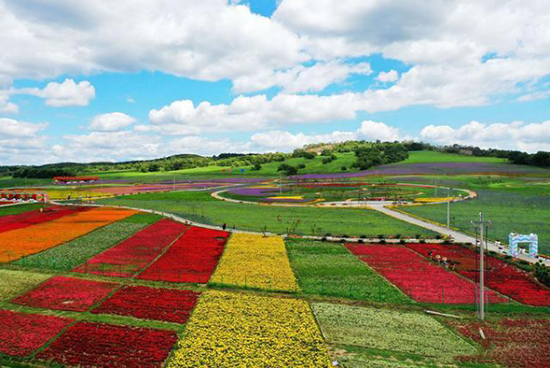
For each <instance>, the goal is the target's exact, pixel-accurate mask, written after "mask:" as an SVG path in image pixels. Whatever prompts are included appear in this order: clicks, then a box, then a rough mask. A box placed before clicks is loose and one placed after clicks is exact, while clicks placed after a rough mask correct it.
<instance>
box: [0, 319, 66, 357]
mask: <svg viewBox="0 0 550 368" xmlns="http://www.w3.org/2000/svg"><path fill="white" fill-rule="evenodd" d="M71 322H72V320H71V319H67V318H60V317H53V316H43V315H40V314H24V313H17V312H11V311H5V310H0V353H2V354H7V355H13V356H20V357H24V356H28V355H30V354H31V353H32V352H33V351H35V350H36V349H38V348H39V347H41V346H42V345H44V344H45V343H46V342H48V341H49V340H50V339H52V338H53V337H55V335H57V334H58V333H59V332H60V331H61V330H62V329H63V328H65V327H66V326H68V325H69V324H70V323H71Z"/></svg>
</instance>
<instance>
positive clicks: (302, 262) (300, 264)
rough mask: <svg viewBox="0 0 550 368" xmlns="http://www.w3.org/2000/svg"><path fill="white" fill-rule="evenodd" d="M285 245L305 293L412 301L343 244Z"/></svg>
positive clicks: (291, 241) (290, 242)
mask: <svg viewBox="0 0 550 368" xmlns="http://www.w3.org/2000/svg"><path fill="white" fill-rule="evenodd" d="M285 243H286V246H287V249H288V256H289V258H290V264H291V265H292V269H293V270H294V272H295V274H296V276H297V278H298V281H299V282H300V287H301V289H302V291H303V292H304V293H308V294H317V295H325V296H335V297H342V298H350V299H357V300H371V301H377V302H386V303H387V302H389V303H392V302H393V303H407V302H409V301H410V298H409V297H408V296H406V295H405V294H404V293H402V292H401V291H400V290H399V289H397V288H396V287H395V286H393V285H392V284H390V283H389V282H388V281H387V280H386V279H384V278H383V277H382V276H380V275H379V274H377V273H376V272H374V271H373V270H372V269H371V268H370V267H367V265H365V263H364V262H361V261H360V260H359V259H357V257H356V256H354V255H353V254H350V252H349V251H348V250H347V249H346V247H345V246H344V245H343V244H341V243H326V242H315V241H307V240H298V239H289V238H287V239H286V240H285Z"/></svg>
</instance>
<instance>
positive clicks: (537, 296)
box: [407, 244, 550, 306]
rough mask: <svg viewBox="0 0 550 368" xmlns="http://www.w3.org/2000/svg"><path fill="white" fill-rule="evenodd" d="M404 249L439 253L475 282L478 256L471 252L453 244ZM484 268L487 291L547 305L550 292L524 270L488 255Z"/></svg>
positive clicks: (549, 304)
mask: <svg viewBox="0 0 550 368" xmlns="http://www.w3.org/2000/svg"><path fill="white" fill-rule="evenodd" d="M407 247H409V248H411V249H413V250H414V251H416V252H418V253H420V254H422V255H424V256H427V255H428V252H429V251H430V250H431V251H432V252H433V254H434V256H435V255H438V254H439V255H441V256H442V257H447V258H448V259H452V260H454V261H456V262H458V264H457V266H456V270H457V272H458V273H460V274H461V275H463V276H466V277H467V278H469V279H470V280H474V281H477V279H478V272H477V271H476V269H477V263H476V260H477V258H478V255H477V254H476V252H475V251H474V250H472V249H469V248H465V247H462V246H459V245H454V244H449V245H442V244H408V245H407ZM486 266H487V273H486V282H487V286H488V287H489V288H491V289H494V290H496V291H498V292H500V293H502V294H504V295H507V296H509V297H511V298H513V299H515V300H517V301H518V302H521V303H524V304H529V305H536V306H550V290H549V289H548V288H545V287H543V286H540V285H539V284H537V283H535V282H534V281H533V280H532V279H531V278H530V277H529V276H528V275H527V273H525V272H524V271H522V270H520V269H518V268H517V267H514V266H512V265H509V264H507V263H505V262H504V261H501V260H500V259H498V258H495V257H491V256H487V257H486Z"/></svg>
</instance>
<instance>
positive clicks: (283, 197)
mask: <svg viewBox="0 0 550 368" xmlns="http://www.w3.org/2000/svg"><path fill="white" fill-rule="evenodd" d="M267 199H304V197H302V196H281V197H267Z"/></svg>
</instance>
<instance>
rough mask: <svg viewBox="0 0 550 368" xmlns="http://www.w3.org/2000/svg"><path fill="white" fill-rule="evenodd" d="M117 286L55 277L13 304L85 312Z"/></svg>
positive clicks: (109, 283)
mask: <svg viewBox="0 0 550 368" xmlns="http://www.w3.org/2000/svg"><path fill="white" fill-rule="evenodd" d="M116 286H117V284H113V283H111V282H99V281H88V280H81V279H75V278H70V277H63V276H55V277H52V278H51V279H49V280H48V281H46V282H44V283H42V284H40V285H38V286H37V287H36V288H35V289H33V290H31V291H29V292H27V293H25V294H23V295H21V296H18V297H17V298H15V299H13V300H12V301H11V302H12V303H15V304H20V305H26V306H29V307H39V308H48V309H56V310H68V311H76V312H85V311H87V310H88V309H89V308H90V307H91V306H92V305H94V304H96V303H97V302H99V301H100V300H101V299H103V298H105V297H106V296H107V295H108V294H109V293H110V292H111V291H113V289H114V288H115V287H116Z"/></svg>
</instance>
